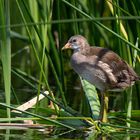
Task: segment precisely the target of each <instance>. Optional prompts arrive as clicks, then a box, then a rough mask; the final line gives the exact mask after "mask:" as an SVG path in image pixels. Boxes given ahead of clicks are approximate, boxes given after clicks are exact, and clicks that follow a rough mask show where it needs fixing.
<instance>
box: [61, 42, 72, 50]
mask: <svg viewBox="0 0 140 140" xmlns="http://www.w3.org/2000/svg"><path fill="white" fill-rule="evenodd" d="M70 48H71V44H70V43H67V44H66V45H65V46H64V47H63V48H62V51H63V50H65V49H70Z"/></svg>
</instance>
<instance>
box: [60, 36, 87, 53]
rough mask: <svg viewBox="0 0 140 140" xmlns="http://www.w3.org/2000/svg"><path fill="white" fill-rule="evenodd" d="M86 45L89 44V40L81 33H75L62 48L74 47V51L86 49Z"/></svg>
mask: <svg viewBox="0 0 140 140" xmlns="http://www.w3.org/2000/svg"><path fill="white" fill-rule="evenodd" d="M85 46H89V44H88V42H87V40H86V39H85V38H84V37H83V36H81V35H75V36H72V37H71V38H70V39H69V40H68V42H67V43H66V45H65V46H64V47H63V48H62V50H65V49H73V50H74V51H79V50H82V49H84V48H85Z"/></svg>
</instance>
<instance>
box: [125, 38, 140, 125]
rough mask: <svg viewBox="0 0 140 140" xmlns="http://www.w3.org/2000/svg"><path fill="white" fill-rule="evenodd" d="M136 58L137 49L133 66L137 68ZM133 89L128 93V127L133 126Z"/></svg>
mask: <svg viewBox="0 0 140 140" xmlns="http://www.w3.org/2000/svg"><path fill="white" fill-rule="evenodd" d="M138 40H139V39H138V38H137V41H136V45H135V46H136V47H138ZM136 58H137V50H135V51H134V59H133V68H135V65H136ZM132 90H133V88H132V87H131V88H130V92H129V93H128V107H127V118H126V119H127V120H128V122H127V123H126V125H127V126H128V127H131V124H130V123H129V121H130V119H131V116H132V114H131V110H132Z"/></svg>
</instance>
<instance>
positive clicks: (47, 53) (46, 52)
mask: <svg viewBox="0 0 140 140" xmlns="http://www.w3.org/2000/svg"><path fill="white" fill-rule="evenodd" d="M21 2H23V5H24V6H25V8H26V10H27V13H28V15H29V17H30V19H31V21H33V22H34V20H33V18H32V16H31V14H30V12H29V10H28V8H27V6H26V3H25V2H24V1H21ZM25 24H26V22H25ZM26 28H27V26H26ZM34 28H35V31H36V33H37V34H38V37H39V39H40V42H41V44H42V45H43V40H42V38H41V36H40V33H39V30H38V28H37V26H36V25H35V26H34ZM45 54H46V56H47V58H48V61H49V63H50V66H51V68H52V72H53V74H54V78H55V80H56V83H57V85H58V87H59V90H60V93H61V96H62V100H63V103H64V105H65V106H67V102H66V99H65V96H64V92H63V90H62V87H61V83H60V81H59V78H58V76H57V73H56V70H55V68H54V65H53V63H52V59H51V57H50V55H49V52H48V50H47V49H45ZM44 76H45V75H44V74H43V77H44ZM44 79H46V77H44ZM45 82H47V81H46V80H45ZM48 86H49V85H48ZM48 86H47V87H48Z"/></svg>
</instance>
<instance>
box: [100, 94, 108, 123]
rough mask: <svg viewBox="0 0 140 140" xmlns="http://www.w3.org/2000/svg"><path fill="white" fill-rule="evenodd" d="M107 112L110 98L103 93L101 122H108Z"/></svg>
mask: <svg viewBox="0 0 140 140" xmlns="http://www.w3.org/2000/svg"><path fill="white" fill-rule="evenodd" d="M107 110H108V96H107V94H106V93H101V109H100V120H101V121H102V122H107Z"/></svg>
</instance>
